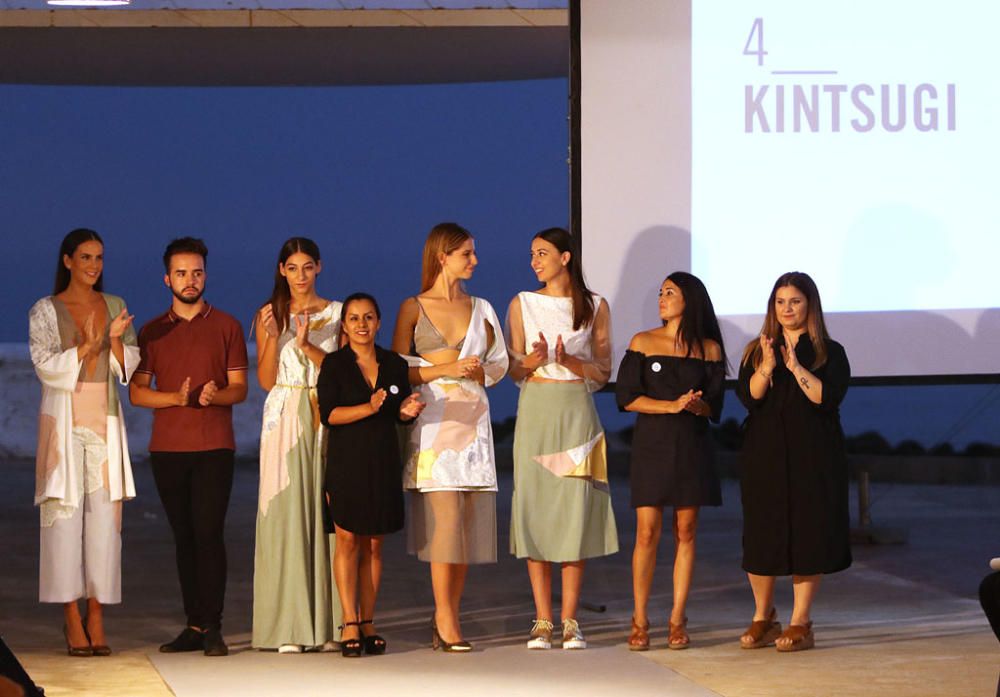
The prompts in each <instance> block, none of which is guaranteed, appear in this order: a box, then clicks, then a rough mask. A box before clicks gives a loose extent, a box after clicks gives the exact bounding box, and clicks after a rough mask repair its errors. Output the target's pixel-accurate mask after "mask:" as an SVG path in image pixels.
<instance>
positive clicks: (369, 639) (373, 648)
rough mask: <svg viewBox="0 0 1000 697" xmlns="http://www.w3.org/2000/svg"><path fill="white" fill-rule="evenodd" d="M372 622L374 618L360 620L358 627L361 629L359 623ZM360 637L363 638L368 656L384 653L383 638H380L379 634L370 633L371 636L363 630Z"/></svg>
mask: <svg viewBox="0 0 1000 697" xmlns="http://www.w3.org/2000/svg"><path fill="white" fill-rule="evenodd" d="M374 622H375V620H361V621H360V622H358V629H361V626H360V625H363V624H373V623H374ZM361 637H362V639H363V640H364V644H365V653H367V654H368V655H370V656H381V655H382V654H384V653H385V649H386V643H385V639H384V638H382V637H381V636H380V635H378V634H372V635H371V636H368V635H366V634H365V633H364V631H362V632H361Z"/></svg>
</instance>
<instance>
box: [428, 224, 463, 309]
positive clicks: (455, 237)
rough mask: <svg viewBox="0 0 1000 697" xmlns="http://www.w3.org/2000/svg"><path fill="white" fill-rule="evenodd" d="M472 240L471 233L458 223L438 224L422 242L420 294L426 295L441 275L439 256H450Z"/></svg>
mask: <svg viewBox="0 0 1000 697" xmlns="http://www.w3.org/2000/svg"><path fill="white" fill-rule="evenodd" d="M471 239H472V233H470V232H469V231H468V230H466V229H465V228H464V227H462V226H461V225H459V224H458V223H438V224H437V225H435V226H434V227H432V228H431V231H430V233H428V235H427V241H426V242H424V261H423V268H422V270H421V274H420V292H421V293H426V292H427V291H428V290H430V288H431V286H433V285H434V281H436V280H437V277H438V276H439V275H440V274H441V261H440V260H439V259H438V255H439V254H445V255H447V254H451V253H452V252H454V251H455V250H456V249H458V248H459V247H461V246H462V245H463V244H465V242H466V240H471Z"/></svg>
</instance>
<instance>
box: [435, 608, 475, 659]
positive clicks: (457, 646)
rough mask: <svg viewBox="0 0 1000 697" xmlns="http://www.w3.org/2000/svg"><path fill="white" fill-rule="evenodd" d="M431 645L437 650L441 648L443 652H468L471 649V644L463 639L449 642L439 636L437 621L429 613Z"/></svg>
mask: <svg viewBox="0 0 1000 697" xmlns="http://www.w3.org/2000/svg"><path fill="white" fill-rule="evenodd" d="M431 633H432V637H431V647H432V648H433V649H434V650H435V651H437V650H438V649H441V650H442V651H444V652H445V653H468V652H469V651H472V644H470V643H469V642H467V641H465V640H464V639H463V640H462V641H456V642H453V643H449V642H447V641H445V640H444V639H442V638H441V634H440V633H439V632H438V628H437V622H436V621H435V620H434V615H431Z"/></svg>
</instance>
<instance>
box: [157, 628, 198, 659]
mask: <svg viewBox="0 0 1000 697" xmlns="http://www.w3.org/2000/svg"><path fill="white" fill-rule="evenodd" d="M204 648H205V635H204V634H202V633H201V632H199V631H197V630H194V629H191V627H185V628H184V629H183V630H182V631H181V633H180V634H178V635H177V638H176V639H174V640H173V641H171V642H168V643H166V644H163V645H161V646H160V653H180V652H182V651H201V650H203V649H204Z"/></svg>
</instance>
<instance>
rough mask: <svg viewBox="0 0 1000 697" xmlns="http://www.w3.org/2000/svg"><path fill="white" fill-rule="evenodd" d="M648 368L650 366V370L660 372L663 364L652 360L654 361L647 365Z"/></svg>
mask: <svg viewBox="0 0 1000 697" xmlns="http://www.w3.org/2000/svg"><path fill="white" fill-rule="evenodd" d="M649 368H650V370H652V371H653V372H654V373H658V372H660V371H661V370H663V366H662V365H660V364H659V363H656V362H654V363H653V365H651V366H649Z"/></svg>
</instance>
